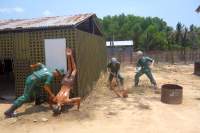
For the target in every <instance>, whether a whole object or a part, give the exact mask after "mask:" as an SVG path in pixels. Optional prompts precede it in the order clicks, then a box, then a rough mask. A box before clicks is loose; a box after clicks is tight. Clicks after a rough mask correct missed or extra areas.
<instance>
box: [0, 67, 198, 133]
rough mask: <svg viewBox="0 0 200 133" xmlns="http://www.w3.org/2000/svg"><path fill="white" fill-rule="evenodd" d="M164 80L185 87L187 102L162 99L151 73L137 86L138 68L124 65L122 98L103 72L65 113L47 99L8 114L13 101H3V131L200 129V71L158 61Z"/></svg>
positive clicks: (157, 72) (159, 132) (177, 132)
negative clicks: (78, 104) (54, 112)
mask: <svg viewBox="0 0 200 133" xmlns="http://www.w3.org/2000/svg"><path fill="white" fill-rule="evenodd" d="M153 72H154V76H155V77H156V80H157V82H158V85H159V86H161V85H162V84H164V83H175V84H179V85H181V86H183V87H184V89H183V103H182V104H181V105H169V104H164V103H162V102H160V94H155V93H154V92H153V91H152V88H151V86H150V83H149V81H148V79H147V78H146V77H145V76H143V77H142V78H141V82H140V87H138V88H134V87H133V77H134V68H133V67H132V66H126V67H123V68H122V74H123V76H124V77H125V86H126V87H127V88H128V90H129V97H128V98H125V99H122V98H117V97H116V96H115V94H114V93H113V92H112V91H110V90H109V89H108V87H107V82H106V81H107V75H106V74H102V76H101V78H100V79H99V81H98V82H97V84H96V86H95V87H94V89H93V91H92V93H90V95H89V96H88V97H87V98H86V99H85V100H84V101H83V103H82V104H81V109H80V111H77V110H76V108H72V109H70V110H68V111H66V112H64V113H62V114H61V115H60V116H57V117H54V116H52V112H51V110H49V108H48V105H42V106H33V104H31V105H30V104H26V105H23V106H22V107H21V108H20V109H18V110H17V112H18V113H19V114H20V116H19V117H17V118H11V119H4V116H3V112H4V110H5V109H6V108H8V107H9V106H10V105H9V104H5V103H4V104H3V103H2V104H0V129H1V131H0V132H1V133H64V132H68V133H91V132H94V133H114V132H115V133H129V132H130V133H200V125H199V123H200V77H198V76H195V75H193V65H159V66H155V67H154V68H153Z"/></svg>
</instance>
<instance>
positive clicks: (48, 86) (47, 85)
mask: <svg viewBox="0 0 200 133" xmlns="http://www.w3.org/2000/svg"><path fill="white" fill-rule="evenodd" d="M52 82H53V77H52V76H48V78H47V79H46V81H45V83H44V90H45V92H47V94H48V95H49V96H50V98H52V99H53V98H54V97H55V95H54V93H53V92H52V88H51V85H52Z"/></svg>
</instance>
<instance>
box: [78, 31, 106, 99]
mask: <svg viewBox="0 0 200 133" xmlns="http://www.w3.org/2000/svg"><path fill="white" fill-rule="evenodd" d="M76 33H77V39H76V40H77V42H76V44H77V45H76V46H77V49H76V50H77V51H76V52H77V53H78V54H77V66H78V81H79V82H78V94H79V95H80V96H85V95H87V94H88V93H89V92H90V91H91V88H92V86H93V85H94V83H95V81H97V79H98V78H99V76H100V73H101V71H102V70H105V69H106V58H107V54H106V42H105V39H104V38H102V37H100V36H96V35H94V34H89V33H86V32H83V31H80V30H77V31H76Z"/></svg>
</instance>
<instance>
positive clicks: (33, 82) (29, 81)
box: [4, 63, 64, 117]
mask: <svg viewBox="0 0 200 133" xmlns="http://www.w3.org/2000/svg"><path fill="white" fill-rule="evenodd" d="M30 67H31V68H32V70H33V73H32V74H31V75H29V76H28V77H27V78H26V81H25V88H24V94H23V95H22V96H20V97H18V98H17V99H16V100H15V101H14V103H13V105H12V106H11V107H10V108H9V109H8V110H7V111H6V112H4V114H5V116H6V117H13V116H14V115H15V114H14V111H15V110H16V109H17V108H19V107H20V106H21V105H22V104H23V103H25V102H27V101H29V100H30V98H31V97H32V96H34V95H37V94H38V92H39V91H40V88H41V87H40V85H42V86H43V87H44V90H45V91H46V92H47V93H48V95H49V98H50V99H53V98H54V97H55V95H54V94H53V93H52V89H51V85H52V82H53V80H54V78H61V77H62V76H63V75H64V70H63V69H56V70H55V71H53V72H51V71H50V70H48V69H47V68H46V66H45V65H43V64H41V63H37V64H33V65H30Z"/></svg>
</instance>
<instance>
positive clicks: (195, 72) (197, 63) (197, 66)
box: [194, 61, 200, 76]
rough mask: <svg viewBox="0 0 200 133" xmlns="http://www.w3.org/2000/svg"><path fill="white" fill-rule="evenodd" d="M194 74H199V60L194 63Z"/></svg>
mask: <svg viewBox="0 0 200 133" xmlns="http://www.w3.org/2000/svg"><path fill="white" fill-rule="evenodd" d="M194 74H196V75H199V76H200V61H196V62H195V63H194Z"/></svg>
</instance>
